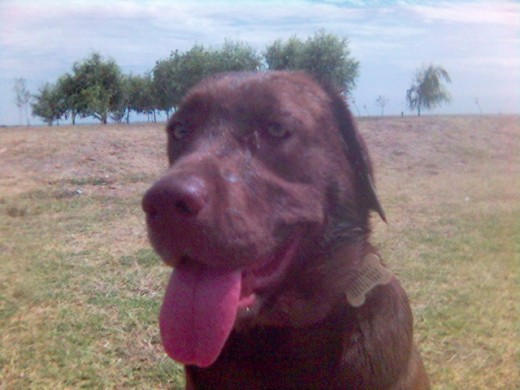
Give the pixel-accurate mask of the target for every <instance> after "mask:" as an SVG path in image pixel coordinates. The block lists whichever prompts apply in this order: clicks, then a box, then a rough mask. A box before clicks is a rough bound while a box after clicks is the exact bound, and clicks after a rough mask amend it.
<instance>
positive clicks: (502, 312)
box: [0, 116, 520, 389]
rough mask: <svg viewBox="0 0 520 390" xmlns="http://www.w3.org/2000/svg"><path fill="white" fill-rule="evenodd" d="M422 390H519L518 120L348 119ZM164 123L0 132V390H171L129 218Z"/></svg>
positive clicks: (158, 167) (157, 158) (155, 293)
mask: <svg viewBox="0 0 520 390" xmlns="http://www.w3.org/2000/svg"><path fill="white" fill-rule="evenodd" d="M359 126H360V129H361V131H362V133H363V134H364V135H365V138H366V140H367V143H368V145H369V147H370V150H371V154H372V157H373V159H374V162H375V165H376V179H377V184H378V190H379V195H380V197H381V200H382V204H383V206H384V207H385V210H386V213H387V217H388V220H389V223H388V225H385V224H384V223H382V222H379V221H377V219H376V218H375V217H374V239H373V241H374V242H375V244H376V245H377V246H379V248H380V249H381V253H382V255H383V257H384V258H385V261H386V262H387V263H388V264H389V265H390V267H391V268H392V269H393V270H394V271H395V272H396V273H397V274H398V275H399V277H400V279H401V282H402V283H403V285H404V286H405V288H406V289H407V290H408V292H409V295H410V298H411V301H412V304H413V310H414V314H415V321H416V339H417V341H418V343H419V345H420V349H421V350H422V353H423V356H424V359H425V363H426V366H427V370H428V372H429V373H430V375H431V379H432V382H433V384H434V388H436V389H519V388H520V385H519V384H520V373H519V367H520V342H519V340H520V300H519V297H520V117H518V116H494V117H492V116H484V117H477V116H468V117H464V116H453V117H447V116H438V117H437V116H432V117H427V116H426V117H421V118H416V117H405V118H397V117H396V118H390V117H387V118H361V119H360V120H359ZM164 141H165V137H164V133H163V130H162V125H147V124H145V125H143V124H141V125H109V126H106V127H102V126H77V127H74V128H73V127H68V126H61V127H52V128H44V127H41V128H36V127H34V128H7V129H0V389H51V388H52V389H64V388H68V389H73V388H116V389H117V388H143V389H149V388H174V389H177V388H181V387H182V384H183V379H182V371H181V369H180V368H179V367H178V366H177V365H175V364H174V363H173V362H172V361H170V360H169V359H168V358H166V357H165V355H164V353H163V351H162V347H161V345H160V339H159V335H158V325H157V315H158V314H157V313H158V308H159V304H160V302H161V298H162V292H163V288H164V286H165V283H166V279H167V277H168V274H169V270H168V269H167V268H166V267H165V266H163V265H162V264H161V262H160V261H159V259H158V258H157V257H156V256H155V255H154V254H153V252H152V251H151V249H150V247H149V245H148V243H147V239H146V231H145V226H144V221H143V215H142V212H141V210H140V198H141V196H142V194H143V192H144V190H145V189H146V188H147V186H148V185H149V184H150V183H151V182H152V181H153V180H154V178H156V177H157V176H158V175H159V174H160V172H161V171H163V170H164V168H165V164H166V159H165V152H164V143H165V142H164Z"/></svg>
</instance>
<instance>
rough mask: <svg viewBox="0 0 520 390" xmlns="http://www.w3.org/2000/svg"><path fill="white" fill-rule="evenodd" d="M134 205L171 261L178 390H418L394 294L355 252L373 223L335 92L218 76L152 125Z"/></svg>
mask: <svg viewBox="0 0 520 390" xmlns="http://www.w3.org/2000/svg"><path fill="white" fill-rule="evenodd" d="M167 132H168V157H169V162H170V168H169V169H168V171H167V172H166V173H165V175H164V176H163V177H162V178H161V179H160V180H159V181H157V182H156V183H155V184H154V185H153V186H152V188H150V189H149V190H148V192H147V193H146V195H145V197H144V199H143V209H144V210H145V212H146V216H147V223H148V228H149V236H150V240H151V242H152V244H153V246H154V248H155V250H156V251H157V252H158V253H159V254H160V255H161V257H162V258H163V259H164V261H165V262H166V263H167V264H169V265H171V266H174V267H175V271H174V272H173V273H172V276H171V278H170V282H169V284H168V287H167V291H166V296H165V298H164V302H163V305H162V308H161V315H160V325H161V336H162V340H163V344H164V347H165V349H166V352H167V353H168V354H169V355H170V356H171V357H172V358H173V359H175V360H177V361H180V362H182V363H184V364H185V365H186V373H187V388H191V389H247V390H251V389H427V388H429V384H428V378H427V376H426V373H425V371H424V368H423V365H422V361H421V358H420V356H419V354H418V352H417V350H416V348H415V346H414V342H413V336H412V333H413V330H412V314H411V311H410V306H409V303H408V299H407V297H406V294H405V292H404V291H403V289H402V288H401V286H400V285H399V283H398V282H397V280H396V279H395V277H393V276H392V275H391V274H390V272H389V271H388V270H387V269H386V268H385V267H383V266H382V265H381V262H380V260H379V258H378V256H377V254H376V253H375V250H374V248H372V247H371V245H370V244H369V243H368V236H369V234H370V228H369V212H370V210H375V211H376V212H378V213H379V214H380V215H381V217H382V218H383V219H384V214H383V210H382V209H381V207H380V205H379V203H378V200H377V197H376V194H375V192H374V188H373V185H372V168H371V164H370V160H369V158H368V154H367V151H366V149H365V146H364V143H363V141H362V139H361V137H360V135H359V134H358V132H357V131H356V129H355V127H354V123H353V120H352V118H351V116H350V113H349V111H348V109H347V106H346V104H345V103H344V100H343V98H342V97H341V96H340V95H339V94H337V93H336V91H335V90H334V89H332V88H327V87H324V86H322V85H320V84H319V83H317V82H316V81H314V80H313V79H312V78H311V77H309V76H307V75H305V74H304V73H290V72H264V73H228V74H222V75H218V76H215V77H211V78H209V79H206V80H204V81H202V82H201V83H199V84H198V85H197V86H195V87H194V88H193V89H192V90H191V91H190V92H189V93H188V95H187V96H186V98H185V99H184V101H183V103H182V104H181V106H180V108H179V110H178V111H177V112H176V113H175V115H174V116H173V117H172V118H171V120H170V121H169V123H168V126H167Z"/></svg>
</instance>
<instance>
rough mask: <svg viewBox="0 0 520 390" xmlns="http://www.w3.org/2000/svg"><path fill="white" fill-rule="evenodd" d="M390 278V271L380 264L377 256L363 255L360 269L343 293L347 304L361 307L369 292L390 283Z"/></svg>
mask: <svg viewBox="0 0 520 390" xmlns="http://www.w3.org/2000/svg"><path fill="white" fill-rule="evenodd" d="M392 277H393V274H392V271H390V270H389V269H388V268H386V267H385V266H383V264H381V260H380V259H379V256H377V255H376V254H375V253H369V254H367V255H365V257H363V260H362V264H361V267H360V268H359V269H358V270H356V271H355V277H354V281H353V283H352V284H351V285H350V286H349V287H348V289H347V291H346V293H345V295H346V298H347V302H348V303H349V304H350V305H351V306H353V307H360V306H362V305H363V304H364V303H365V297H366V295H367V294H368V293H369V292H370V291H372V290H373V289H374V288H375V287H376V286H379V285H384V284H388V283H390V280H392Z"/></svg>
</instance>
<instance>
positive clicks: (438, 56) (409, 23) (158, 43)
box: [0, 0, 520, 125]
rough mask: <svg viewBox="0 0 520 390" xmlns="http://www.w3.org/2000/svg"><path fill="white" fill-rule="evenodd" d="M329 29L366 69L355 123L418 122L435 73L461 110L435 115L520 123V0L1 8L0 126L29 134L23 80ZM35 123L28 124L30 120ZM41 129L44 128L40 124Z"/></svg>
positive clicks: (120, 1) (36, 0) (19, 3)
mask: <svg viewBox="0 0 520 390" xmlns="http://www.w3.org/2000/svg"><path fill="white" fill-rule="evenodd" d="M320 29H325V30H326V31H327V32H330V33H333V34H335V35H337V36H339V37H346V38H347V39H348V41H349V48H350V50H351V55H352V57H353V58H354V59H356V60H358V61H359V62H360V69H359V71H360V75H359V78H358V79H357V86H356V88H355V90H354V91H353V94H352V96H351V98H350V100H351V108H352V111H353V113H354V115H367V114H368V115H380V108H379V107H378V106H377V105H376V99H377V97H378V96H379V95H383V96H385V97H386V98H387V99H388V103H387V105H386V107H385V114H386V115H400V114H401V112H404V113H405V114H413V113H411V112H410V111H408V110H407V108H406V90H407V89H408V88H409V87H410V85H411V83H412V79H413V77H414V75H415V73H416V71H417V70H418V69H419V68H421V66H423V65H428V64H430V63H432V64H434V65H440V66H442V67H444V68H445V69H446V70H447V71H448V73H449V74H450V76H451V79H452V83H451V84H449V85H448V89H449V91H450V93H451V97H452V100H451V103H450V104H449V105H444V106H442V107H440V108H436V109H434V110H432V111H431V112H430V113H432V114H478V113H479V108H478V106H477V104H476V102H475V101H476V99H478V103H479V105H480V107H481V108H482V110H483V112H484V113H488V114H500V113H501V114H506V113H516V114H519V113H520V1H501V0H497V1H492V0H489V1H442V0H441V1H382V0H379V1H378V0H373V1H361V0H321V1H320V0H307V1H303V0H298V1H297V0H284V1H278V0H272V1H269V0H266V1H258V0H257V1H239V0H237V1H230V0H228V1H224V0H215V1H209V0H201V1H180V0H102V1H101V0H83V1H79V0H78V1H75V0H68V1H66V0H63V1H50V0H25V1H24V0H0V125H16V124H20V115H19V112H18V108H17V107H16V104H15V97H16V95H15V93H14V88H13V87H14V79H16V78H24V79H26V80H27V86H28V89H29V90H30V91H31V92H32V93H37V91H38V89H39V88H40V87H41V86H43V85H44V84H45V83H46V82H55V81H56V80H57V78H58V77H59V76H61V75H63V74H64V73H66V72H70V70H71V69H72V65H73V64H74V62H76V61H81V60H83V59H85V58H86V57H88V56H89V55H90V54H91V53H92V52H94V51H97V52H99V53H101V54H102V55H103V56H104V57H105V58H112V59H114V60H115V61H116V62H117V63H118V64H119V66H120V67H121V69H122V71H123V72H125V73H133V74H144V73H145V72H147V71H150V70H151V69H152V68H153V66H154V64H155V62H156V61H157V60H160V59H164V58H166V57H168V56H169V54H170V53H171V52H172V51H173V50H176V49H179V50H180V51H184V50H189V49H190V48H191V47H192V46H193V45H194V44H203V45H205V46H208V47H213V48H218V47H219V46H220V45H221V44H222V43H223V42H224V40H225V39H227V38H229V39H232V40H239V41H241V42H245V43H247V44H249V45H250V46H251V47H253V48H254V49H255V50H257V51H258V53H262V51H263V50H264V49H265V47H266V46H267V45H269V44H271V43H272V42H274V41H275V40H276V39H287V38H289V37H291V36H294V35H296V36H298V37H299V38H301V39H306V38H307V37H309V36H312V35H313V34H314V33H315V32H316V31H318V30H320ZM24 122H25V120H24ZM31 123H33V124H38V123H41V122H39V120H37V119H36V118H31Z"/></svg>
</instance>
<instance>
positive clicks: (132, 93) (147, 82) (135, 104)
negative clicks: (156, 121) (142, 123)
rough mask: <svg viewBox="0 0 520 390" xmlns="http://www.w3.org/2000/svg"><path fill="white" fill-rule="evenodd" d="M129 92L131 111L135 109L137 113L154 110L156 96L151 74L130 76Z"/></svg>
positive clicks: (129, 108)
mask: <svg viewBox="0 0 520 390" xmlns="http://www.w3.org/2000/svg"><path fill="white" fill-rule="evenodd" d="M127 93H128V110H129V111H134V112H135V113H137V114H150V113H153V112H154V110H155V96H154V88H153V84H152V78H151V75H150V74H148V75H145V76H133V75H130V76H128V80H127ZM154 117H155V116H154Z"/></svg>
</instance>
